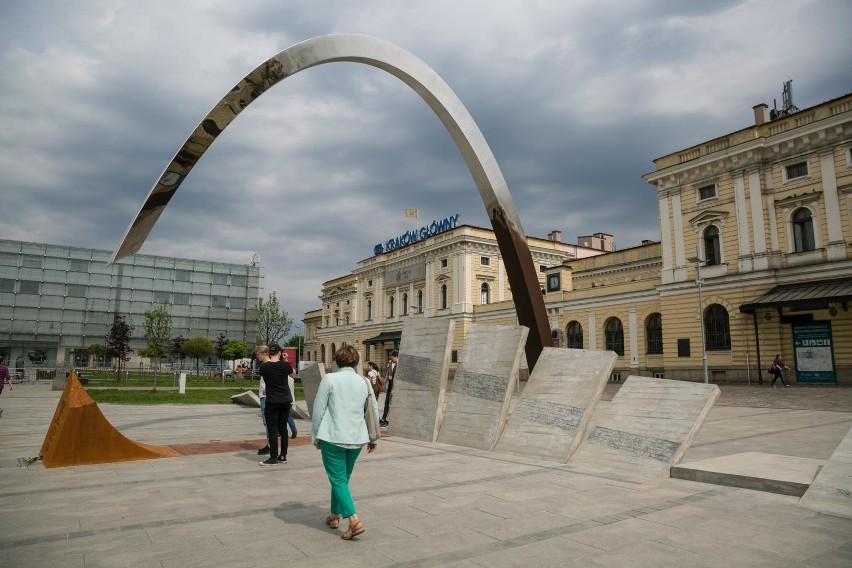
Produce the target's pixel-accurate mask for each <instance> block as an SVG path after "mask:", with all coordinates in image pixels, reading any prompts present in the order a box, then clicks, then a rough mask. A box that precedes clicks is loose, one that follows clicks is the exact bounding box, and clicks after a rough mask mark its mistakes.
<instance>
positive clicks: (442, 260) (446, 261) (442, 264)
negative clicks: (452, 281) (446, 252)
mask: <svg viewBox="0 0 852 568" xmlns="http://www.w3.org/2000/svg"><path fill="white" fill-rule="evenodd" d="M448 264H449V260H448V259H446V258H442V259H441V268H446V267H447V265H448Z"/></svg>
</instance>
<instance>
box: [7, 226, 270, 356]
mask: <svg viewBox="0 0 852 568" xmlns="http://www.w3.org/2000/svg"><path fill="white" fill-rule="evenodd" d="M110 257H111V252H110V251H106V250H95V249H84V248H76V247H67V246H60V245H48V244H40V243H28V242H21V241H10V240H2V239H0V355H4V356H5V357H6V360H7V361H9V362H10V363H11V364H14V362H15V360H16V359H17V358H18V357H22V358H23V360H24V362H25V364H26V365H28V366H29V365H49V366H52V365H54V364H57V365H66V364H71V363H72V362H73V363H74V364H75V365H78V366H86V365H88V364H89V363H90V361H89V354H88V352H87V348H88V347H89V346H90V345H92V344H94V343H105V340H106V335H107V333H108V331H109V329H110V327H111V325H112V323H113V319H114V316H116V315H120V316H125V318H126V320H125V321H127V323H128V324H130V325H131V326H132V327H133V328H134V330H133V334H132V341H131V347H132V348H133V349H134V350H135V351H138V350H140V349H142V348H144V347H145V346H146V345H147V343H146V341H145V338H144V334H145V333H144V329H143V322H144V318H143V314H144V313H145V312H146V311H148V310H151V309H152V308H154V307H155V306H157V305H160V304H166V306H167V307H168V310H169V313H170V314H171V316H172V336H173V337H176V336H179V335H182V336H184V337H186V338H191V337H199V336H200V337H206V338H208V339H210V341H211V342H214V343H215V342H216V339H217V338H218V337H219V335H220V334H224V335H225V336H226V337H227V338H228V339H240V340H243V341H245V342H246V343H248V344H252V343H253V342H254V340H255V323H254V317H255V313H256V310H257V299H258V295H259V293H260V281H261V275H260V266H259V265H258V264H257V263H256V262H251V263H249V264H227V263H222V262H209V261H203V260H189V259H182V258H171V257H165V256H153V255H145V254H136V255H133V256H130V257H128V258H126V259H124V260H122V261H120V262H117V263H115V264H112V265H109V266H108V265H107V263H108V261H109V259H110ZM137 360H138V358H137ZM91 363H94V361H92V362H91Z"/></svg>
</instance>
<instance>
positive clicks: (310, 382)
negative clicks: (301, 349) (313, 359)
mask: <svg viewBox="0 0 852 568" xmlns="http://www.w3.org/2000/svg"><path fill="white" fill-rule="evenodd" d="M324 376H325V365H323V364H322V363H315V364H313V365H309V366H307V367H305V368H304V369H302V370H301V371H300V372H299V378H300V379H301V380H302V392H304V393H305V402H306V403H307V405H308V412H313V409H314V399H316V397H317V391H318V390H319V384H320V382H321V381H322V378H323V377H324Z"/></svg>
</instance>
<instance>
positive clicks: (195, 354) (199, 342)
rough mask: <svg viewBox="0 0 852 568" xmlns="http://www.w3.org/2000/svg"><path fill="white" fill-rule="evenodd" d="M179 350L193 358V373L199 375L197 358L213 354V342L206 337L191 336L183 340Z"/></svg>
mask: <svg viewBox="0 0 852 568" xmlns="http://www.w3.org/2000/svg"><path fill="white" fill-rule="evenodd" d="M181 350H182V351H183V352H184V353H185V354H186V356H187V357H192V358H193V359H195V374H196V375H199V374H200V372H199V364H198V360H199V359H201V358H202V357H209V356H210V355H212V354H213V344H212V343H210V340H209V339H207V338H206V337H193V338H192V339H187V340H186V341H184V342H183V345H181Z"/></svg>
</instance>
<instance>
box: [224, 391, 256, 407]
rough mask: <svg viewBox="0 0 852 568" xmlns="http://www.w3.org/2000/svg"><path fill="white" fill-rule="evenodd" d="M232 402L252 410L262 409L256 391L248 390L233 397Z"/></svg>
mask: <svg viewBox="0 0 852 568" xmlns="http://www.w3.org/2000/svg"><path fill="white" fill-rule="evenodd" d="M231 402H233V403H235V404H242V405H244V406H250V407H252V408H260V399H259V398H258V397H257V394H255V392H254V391H250V390H247V391H246V392H241V393H239V394H235V395H234V396H232V397H231Z"/></svg>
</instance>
